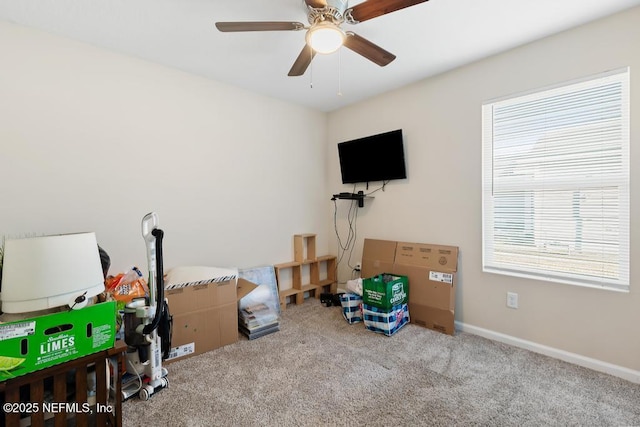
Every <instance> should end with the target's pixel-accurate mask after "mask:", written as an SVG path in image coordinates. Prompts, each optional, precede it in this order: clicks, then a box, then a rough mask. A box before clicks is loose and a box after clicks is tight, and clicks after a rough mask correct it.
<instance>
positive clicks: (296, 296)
mask: <svg viewBox="0 0 640 427" xmlns="http://www.w3.org/2000/svg"><path fill="white" fill-rule="evenodd" d="M293 246H294V258H295V261H291V262H285V263H281V264H276V265H274V269H275V271H276V281H277V282H278V295H279V298H280V309H281V310H285V309H286V308H287V299H289V302H290V303H295V304H302V303H303V302H304V296H305V293H308V295H309V296H311V295H313V296H315V297H316V298H320V293H321V292H326V291H327V290H328V291H329V292H332V293H335V292H336V291H337V281H336V257H335V256H334V255H323V256H320V257H317V256H316V235H315V234H296V235H294V236H293ZM323 266H324V274H322V270H323V268H322V267H323ZM307 269H308V277H309V283H303V277H307V274H305V273H306V272H307ZM286 270H291V288H288V289H282V287H283V286H284V285H285V283H283V282H284V280H283V276H284V274H283V272H284V271H286ZM285 274H286V273H285Z"/></svg>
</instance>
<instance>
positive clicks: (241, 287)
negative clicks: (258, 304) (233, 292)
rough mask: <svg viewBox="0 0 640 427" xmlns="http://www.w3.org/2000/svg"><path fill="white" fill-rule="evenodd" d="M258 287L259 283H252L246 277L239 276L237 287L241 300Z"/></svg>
mask: <svg viewBox="0 0 640 427" xmlns="http://www.w3.org/2000/svg"><path fill="white" fill-rule="evenodd" d="M257 287H258V285H256V284H255V283H252V282H250V281H248V280H246V279H243V278H241V277H239V278H238V288H237V293H238V301H240V300H241V299H242V298H244V297H246V296H247V295H249V294H250V293H251V292H252V291H253V290H254V289H255V288H257Z"/></svg>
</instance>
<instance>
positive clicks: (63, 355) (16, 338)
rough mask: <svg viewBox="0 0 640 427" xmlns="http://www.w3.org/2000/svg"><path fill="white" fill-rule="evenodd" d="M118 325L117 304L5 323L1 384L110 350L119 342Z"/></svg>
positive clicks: (0, 339)
mask: <svg viewBox="0 0 640 427" xmlns="http://www.w3.org/2000/svg"><path fill="white" fill-rule="evenodd" d="M115 324H116V303H115V302H113V301H110V302H104V303H100V304H94V305H90V306H87V307H84V308H82V309H79V310H70V311H61V312H59V313H53V314H47V315H44V316H39V317H33V318H30V319H24V320H18V321H15V322H9V323H2V324H0V356H1V358H0V359H1V360H0V381H4V380H7V379H10V378H14V377H18V376H21V375H25V374H28V373H30V372H33V371H37V370H40V369H44V368H48V367H49V366H53V365H58V364H60V363H64V362H68V361H69V360H73V359H77V358H79V357H82V356H86V355H88V354H92V353H96V352H98V351H101V350H107V349H109V348H111V347H113V345H114V343H115V334H116V326H115ZM13 365H15V367H13ZM8 367H11V369H7V368H8Z"/></svg>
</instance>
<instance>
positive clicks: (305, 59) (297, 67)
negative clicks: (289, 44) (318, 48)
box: [289, 44, 316, 77]
mask: <svg viewBox="0 0 640 427" xmlns="http://www.w3.org/2000/svg"><path fill="white" fill-rule="evenodd" d="M315 55H316V52H315V51H314V50H313V49H311V47H310V46H308V45H306V44H305V45H304V47H303V48H302V50H301V51H300V55H298V57H297V58H296V61H295V62H294V63H293V66H292V67H291V69H290V70H289V76H292V77H293V76H301V75H303V74H304V72H305V71H307V68H308V67H309V65H310V64H311V60H312V59H313V57H314V56H315Z"/></svg>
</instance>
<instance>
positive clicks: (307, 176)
mask: <svg viewBox="0 0 640 427" xmlns="http://www.w3.org/2000/svg"><path fill="white" fill-rule="evenodd" d="M0 52H2V53H1V54H0V235H7V234H8V235H22V234H25V233H34V234H55V233H66V232H77V231H95V232H96V233H97V237H98V241H99V243H100V244H101V245H102V246H104V248H105V249H106V250H107V251H108V252H109V254H110V255H111V258H112V262H113V266H112V269H111V272H112V273H117V272H119V271H123V270H124V269H128V268H130V267H131V266H132V265H138V266H140V267H141V268H143V267H146V265H147V264H146V259H145V256H146V255H145V254H146V252H145V247H144V241H143V239H142V236H141V230H140V222H141V220H142V217H143V216H144V214H146V213H147V212H149V211H156V212H157V213H158V215H159V218H160V226H161V228H163V229H164V231H165V239H164V247H165V248H164V249H165V250H164V254H165V268H170V267H172V266H177V265H208V266H218V267H251V266H256V265H264V264H273V263H277V262H285V261H289V260H291V259H293V240H292V236H293V234H295V233H317V234H318V251H319V252H326V251H327V250H328V249H327V248H328V245H327V236H329V224H328V223H327V221H326V217H325V215H324V212H323V211H322V210H321V209H318V206H324V205H325V204H326V194H327V191H326V186H325V174H326V164H325V160H326V152H325V149H324V142H325V140H326V115H325V114H323V113H319V112H315V111H312V110H309V109H306V108H301V107H296V106H293V105H291V104H287V103H284V102H281V101H277V100H274V99H269V98H266V97H262V96H259V95H255V94H252V93H249V92H246V91H242V90H239V89H236V88H233V87H229V86H226V85H223V84H220V83H216V82H212V81H210V80H206V79H203V78H200V77H195V76H191V75H189V74H186V73H182V72H179V71H175V70H171V69H168V68H164V67H161V66H158V65H154V64H151V63H148V62H144V61H140V60H137V59H135V58H131V57H126V56H122V55H117V54H113V53H109V52H107V51H105V50H101V49H97V48H94V47H91V46H88V45H85V44H80V43H76V42H73V41H69V40H66V39H63V38H60V37H56V36H52V35H49V34H46V33H43V32H40V31H35V30H32V29H28V28H24V27H19V26H15V25H12V24H8V23H1V22H0ZM292 177H295V179H292Z"/></svg>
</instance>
